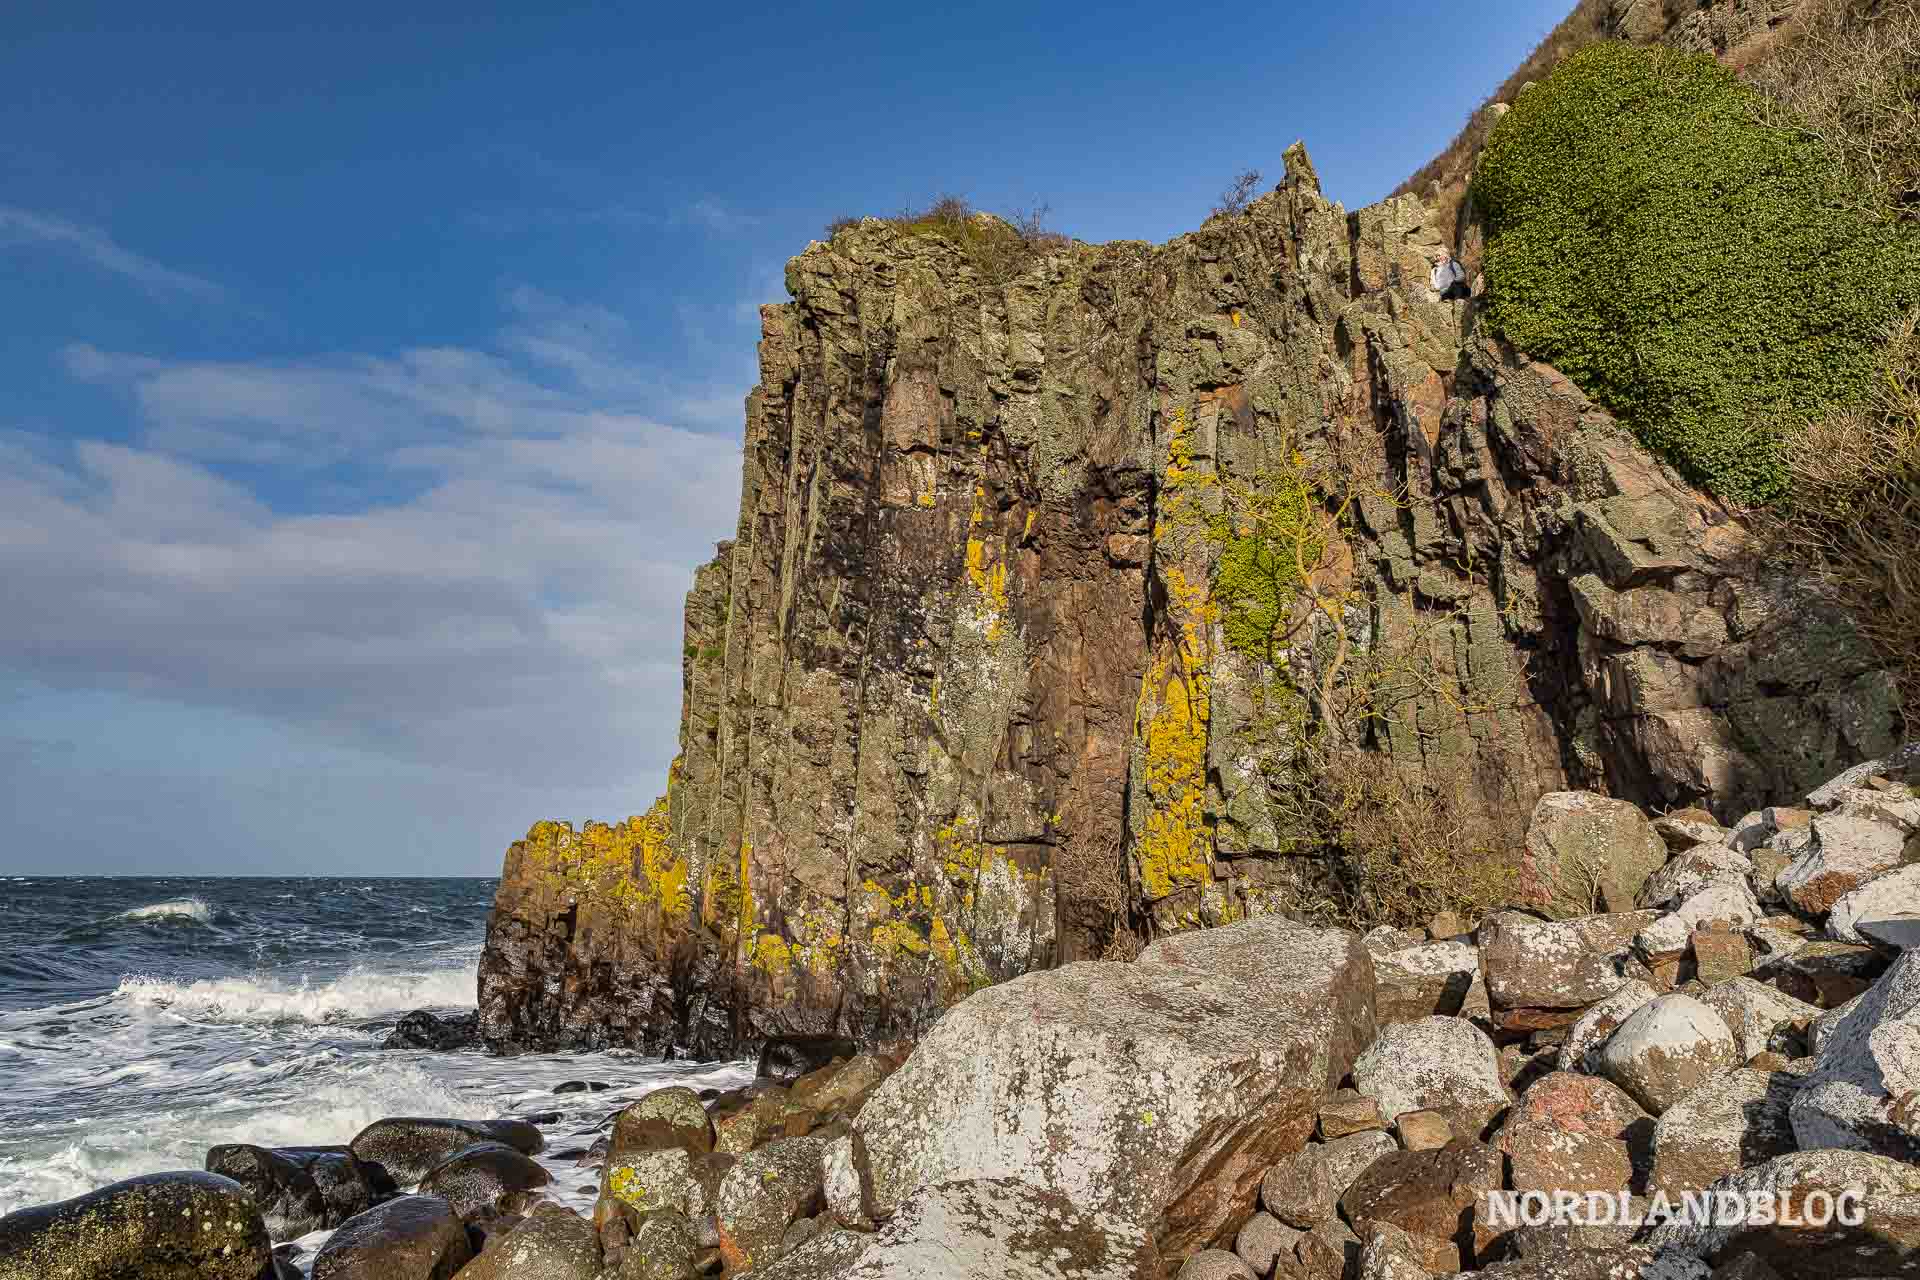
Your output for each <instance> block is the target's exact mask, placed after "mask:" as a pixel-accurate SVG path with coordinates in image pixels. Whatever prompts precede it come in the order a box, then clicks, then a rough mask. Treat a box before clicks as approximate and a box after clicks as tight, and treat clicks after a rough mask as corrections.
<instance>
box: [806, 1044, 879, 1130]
mask: <svg viewBox="0 0 1920 1280" xmlns="http://www.w3.org/2000/svg"><path fill="white" fill-rule="evenodd" d="M892 1073H893V1063H892V1062H890V1061H889V1060H888V1059H886V1058H883V1057H881V1056H880V1055H879V1054H876V1053H862V1054H859V1055H857V1056H855V1057H853V1058H851V1059H849V1060H848V1061H846V1062H844V1063H841V1064H839V1065H837V1066H826V1067H822V1068H820V1069H819V1070H818V1071H814V1072H811V1073H809V1074H807V1075H804V1076H802V1077H800V1078H799V1079H798V1080H795V1081H794V1082H793V1089H792V1091H791V1092H790V1093H789V1094H788V1099H787V1100H788V1101H789V1102H791V1103H792V1104H793V1105H794V1106H797V1107H805V1108H806V1109H807V1110H809V1111H812V1112H814V1113H815V1114H816V1115H821V1116H830V1115H835V1114H838V1113H839V1112H841V1111H844V1110H848V1109H853V1108H857V1105H858V1104H859V1103H860V1102H862V1101H864V1100H865V1098H866V1095H867V1094H868V1093H870V1092H871V1091H872V1090H873V1089H874V1088H875V1087H876V1086H877V1085H879V1083H880V1082H881V1081H882V1080H885V1079H886V1078H887V1077H888V1076H889V1075H891V1074H892Z"/></svg>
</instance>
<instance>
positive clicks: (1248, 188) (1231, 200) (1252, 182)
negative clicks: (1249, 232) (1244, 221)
mask: <svg viewBox="0 0 1920 1280" xmlns="http://www.w3.org/2000/svg"><path fill="white" fill-rule="evenodd" d="M1259 189H1260V171H1259V170H1258V169H1247V170H1244V171H1242V172H1241V173H1240V174H1238V175H1237V176H1236V177H1235V178H1234V180H1233V181H1232V182H1229V183H1228V184H1227V189H1226V190H1224V191H1222V192H1221V193H1220V203H1219V204H1217V205H1215V206H1213V216H1214V217H1216V218H1218V217H1222V216H1231V215H1233V214H1236V213H1245V212H1246V211H1247V206H1248V205H1249V204H1252V203H1253V197H1254V193H1255V192H1257V191H1258V190H1259Z"/></svg>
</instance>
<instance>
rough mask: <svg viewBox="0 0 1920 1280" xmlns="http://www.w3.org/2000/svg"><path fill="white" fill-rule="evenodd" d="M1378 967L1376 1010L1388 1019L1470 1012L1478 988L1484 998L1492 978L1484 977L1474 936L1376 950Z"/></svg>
mask: <svg viewBox="0 0 1920 1280" xmlns="http://www.w3.org/2000/svg"><path fill="white" fill-rule="evenodd" d="M1373 972H1374V980H1375V984H1376V986H1375V995H1374V1012H1375V1016H1376V1017H1377V1018H1378V1019H1379V1021H1380V1022H1382V1023H1388V1022H1412V1021H1413V1020H1414V1019H1416V1018H1429V1017H1433V1016H1434V1015H1436V1014H1446V1015H1453V1014H1458V1013H1462V1012H1470V1011H1471V1005H1472V1004H1473V1003H1475V1001H1474V1000H1473V997H1474V995H1475V993H1476V991H1477V993H1478V994H1479V997H1480V999H1479V1003H1481V1004H1484V1002H1485V999H1486V984H1485V983H1483V982H1481V980H1480V948H1479V947H1477V946H1476V945H1474V943H1473V942H1472V941H1470V940H1461V939H1452V940H1448V941H1445V942H1427V943H1422V944H1420V945H1418V946H1412V947H1401V948H1399V949H1398V950H1394V951H1389V952H1385V953H1377V952H1376V953H1375V954H1374V957H1373ZM1482 1012H1484V1009H1483V1010H1482Z"/></svg>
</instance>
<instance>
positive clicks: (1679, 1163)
mask: <svg viewBox="0 0 1920 1280" xmlns="http://www.w3.org/2000/svg"><path fill="white" fill-rule="evenodd" d="M1799 1087H1800V1080H1799V1078H1798V1077H1796V1076H1793V1075H1790V1074H1788V1073H1786V1072H1783V1071H1782V1072H1772V1071H1750V1070H1748V1069H1746V1068H1744V1067H1742V1068H1738V1069H1735V1070H1733V1071H1724V1072H1721V1073H1720V1074H1718V1075H1713V1076H1709V1077H1708V1078H1707V1079H1705V1080H1703V1081H1701V1082H1700V1083H1699V1084H1698V1085H1696V1086H1695V1087H1694V1088H1693V1090H1692V1091H1691V1092H1689V1093H1688V1094H1687V1095H1686V1096H1685V1097H1683V1098H1681V1099H1680V1100H1679V1101H1678V1102H1676V1103H1674V1104H1673V1105H1672V1106H1670V1107H1668V1108H1667V1110H1666V1113H1665V1114H1664V1115H1662V1116H1661V1117H1660V1119H1659V1121H1658V1123H1656V1124H1655V1125H1654V1129H1653V1172H1652V1174H1651V1175H1650V1176H1649V1178H1648V1180H1647V1186H1648V1188H1649V1189H1650V1190H1653V1191H1664V1192H1666V1193H1667V1195H1668V1196H1669V1197H1672V1198H1675V1199H1677V1198H1678V1197H1679V1196H1680V1194H1681V1193H1682V1192H1687V1191H1701V1190H1704V1189H1706V1188H1707V1187H1708V1186H1710V1185H1712V1184H1713V1183H1715V1182H1717V1181H1719V1180H1720V1179H1721V1178H1724V1177H1726V1176H1727V1175H1728V1174H1730V1173H1732V1172H1734V1171H1735V1170H1738V1169H1743V1168H1746V1167H1747V1166H1749V1165H1756V1164H1762V1163H1764V1162H1766V1161H1768V1160H1771V1159H1773V1158H1774V1157H1775V1156H1780V1155H1785V1154H1786V1153H1787V1152H1789V1151H1792V1150H1793V1149H1794V1141H1793V1126H1792V1124H1791V1123H1790V1122H1789V1121H1788V1119H1787V1109H1788V1107H1789V1106H1790V1105H1791V1104H1792V1102H1793V1096H1794V1094H1795V1093H1796V1092H1797V1091H1798V1090H1799Z"/></svg>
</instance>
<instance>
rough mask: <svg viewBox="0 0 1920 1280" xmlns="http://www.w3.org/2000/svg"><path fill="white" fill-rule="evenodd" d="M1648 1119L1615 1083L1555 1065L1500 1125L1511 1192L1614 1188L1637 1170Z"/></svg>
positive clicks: (1622, 1186) (1626, 1184)
mask: <svg viewBox="0 0 1920 1280" xmlns="http://www.w3.org/2000/svg"><path fill="white" fill-rule="evenodd" d="M1652 1130H1653V1120H1652V1119H1651V1118H1650V1117H1649V1116H1648V1115H1647V1113H1646V1112H1645V1111H1643V1110H1642V1109H1641V1108H1640V1105H1639V1104H1638V1103H1636V1102H1635V1101H1634V1100H1633V1099H1632V1098H1630V1097H1628V1096H1627V1095H1626V1094H1625V1093H1624V1092H1623V1091H1621V1090H1620V1089H1619V1088H1618V1087H1617V1086H1615V1085H1612V1084H1610V1083H1608V1082H1607V1081H1605V1080H1601V1079H1598V1078H1596V1077H1594V1076H1588V1075H1581V1074H1579V1073H1578V1072H1572V1071H1555V1072H1553V1073H1551V1074H1550V1075H1546V1076H1542V1077H1541V1078H1540V1079H1539V1080H1536V1081H1534V1083H1533V1086H1532V1087H1531V1088H1529V1089H1528V1090H1527V1092H1526V1094H1525V1096H1523V1097H1522V1098H1521V1099H1520V1101H1519V1102H1518V1103H1516V1104H1515V1105H1514V1107H1513V1109H1512V1110H1511V1111H1510V1112H1508V1114H1507V1119H1506V1122H1505V1123H1504V1124H1503V1125H1501V1127H1500V1134H1499V1137H1498V1138H1497V1139H1496V1140H1495V1143H1494V1145H1495V1146H1497V1147H1498V1148H1499V1149H1500V1150H1501V1151H1504V1152H1505V1153H1506V1155H1507V1162H1508V1164H1509V1166H1510V1167H1511V1170H1512V1173H1511V1182H1512V1186H1513V1189H1514V1190H1515V1191H1545V1192H1548V1193H1552V1192H1554V1191H1580V1192H1585V1191H1607V1192H1615V1191H1622V1190H1625V1189H1626V1188H1628V1187H1629V1186H1630V1185H1632V1183H1633V1181H1634V1176H1633V1175H1634V1170H1635V1167H1636V1165H1638V1166H1640V1167H1642V1168H1644V1165H1645V1155H1646V1148H1647V1143H1648V1140H1649V1139H1650V1137H1651V1136H1652Z"/></svg>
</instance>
